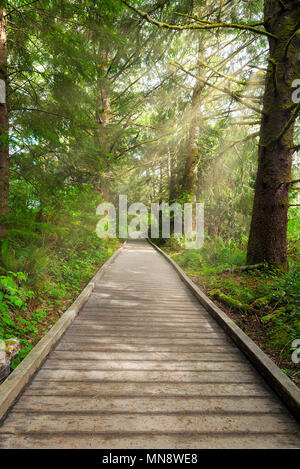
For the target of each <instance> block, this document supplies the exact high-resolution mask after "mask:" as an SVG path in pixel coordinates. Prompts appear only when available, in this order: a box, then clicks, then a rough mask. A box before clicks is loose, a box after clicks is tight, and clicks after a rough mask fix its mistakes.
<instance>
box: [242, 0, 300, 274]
mask: <svg viewBox="0 0 300 469" xmlns="http://www.w3.org/2000/svg"><path fill="white" fill-rule="evenodd" d="M264 17H265V28H266V30H267V31H269V32H271V33H273V34H275V35H276V36H277V39H273V38H272V37H270V38H269V50H270V58H269V65H268V72H267V77H266V84H265V94H264V101H263V117H262V122H261V130H260V144H259V157H258V172H257V178H256V187H255V195H254V204H253V213H252V222H251V228H250V237H249V243H248V253H247V262H248V263H249V264H257V263H260V262H265V261H266V262H267V263H269V264H270V265H272V266H276V267H279V268H281V269H282V270H287V269H288V260H287V215H288V206H289V181H290V180H291V167H292V146H293V133H294V122H295V119H296V117H297V113H299V104H298V105H297V104H296V103H293V101H292V91H293V89H292V82H293V80H294V78H296V69H297V68H298V67H299V62H298V63H297V60H299V58H298V57H297V56H298V54H299V42H298V37H299V35H297V34H295V33H296V31H297V30H298V28H299V18H300V2H299V0H289V1H279V0H265V9H264Z"/></svg>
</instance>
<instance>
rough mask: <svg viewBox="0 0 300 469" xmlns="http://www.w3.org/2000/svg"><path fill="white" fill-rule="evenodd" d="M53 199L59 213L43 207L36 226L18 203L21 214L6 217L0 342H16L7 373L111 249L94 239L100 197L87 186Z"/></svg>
mask: <svg viewBox="0 0 300 469" xmlns="http://www.w3.org/2000/svg"><path fill="white" fill-rule="evenodd" d="M11 195H12V197H13V196H14V194H13V193H12V194H11ZM59 196H60V202H61V205H60V209H59V210H58V211H54V210H53V208H52V207H51V205H48V207H46V208H45V214H44V215H43V220H42V221H39V222H35V221H34V220H35V217H36V212H37V210H36V209H35V207H31V208H30V207H28V206H26V200H23V203H24V204H25V206H23V209H22V210H20V206H17V207H16V212H15V213H11V214H10V217H11V221H9V226H12V228H11V229H9V234H10V236H9V238H8V239H4V240H2V241H1V259H0V339H8V338H11V337H17V338H18V339H19V340H20V341H21V351H20V353H19V354H18V356H17V357H16V358H15V359H14V361H13V368H14V367H15V366H17V364H18V363H19V362H20V361H21V360H22V359H23V358H24V357H25V356H26V354H27V353H28V352H29V351H30V350H31V349H32V347H33V346H34V345H35V344H36V343H37V341H38V340H39V339H40V338H41V337H42V335H43V334H44V333H45V332H46V331H47V330H48V329H49V326H50V327H51V325H52V324H54V323H55V321H56V320H57V319H59V317H60V316H61V314H62V313H63V311H65V309H66V308H67V307H68V305H69V304H70V302H71V301H72V300H74V299H75V298H76V296H77V295H78V294H79V293H80V292H81V290H82V288H83V287H84V286H85V285H86V284H87V283H88V281H89V280H90V278H91V277H92V276H93V275H94V274H95V273H96V271H97V270H98V269H99V268H100V266H101V265H102V264H103V263H104V262H105V261H106V260H107V259H108V258H109V257H110V256H111V255H112V253H113V252H114V250H115V249H116V241H115V240H111V241H109V240H100V239H98V238H97V236H96V233H95V228H96V223H97V217H96V216H95V212H96V205H97V202H100V201H101V196H98V197H95V195H94V194H93V193H92V192H91V190H90V186H86V187H84V186H80V187H74V188H72V189H71V190H69V191H68V192H67V191H65V192H64V193H63V194H59ZM19 203H20V202H19ZM10 224H11V225H10ZM31 230H32V232H31ZM24 232H25V235H24Z"/></svg>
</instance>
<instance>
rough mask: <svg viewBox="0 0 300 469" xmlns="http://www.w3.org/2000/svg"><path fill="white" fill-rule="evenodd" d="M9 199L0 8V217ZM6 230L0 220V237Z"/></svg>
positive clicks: (2, 15) (3, 27) (4, 52)
mask: <svg viewBox="0 0 300 469" xmlns="http://www.w3.org/2000/svg"><path fill="white" fill-rule="evenodd" d="M8 198H9V150H8V110H7V40H6V11H5V9H4V8H0V217H1V216H3V215H6V213H7V212H8ZM5 234H6V229H5V226H4V224H3V222H1V220H0V237H4V236H5Z"/></svg>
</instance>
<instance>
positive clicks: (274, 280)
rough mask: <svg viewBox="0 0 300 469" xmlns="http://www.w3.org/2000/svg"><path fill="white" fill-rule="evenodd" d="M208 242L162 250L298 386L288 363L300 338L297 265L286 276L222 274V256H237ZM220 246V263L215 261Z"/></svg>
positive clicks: (299, 378)
mask: <svg viewBox="0 0 300 469" xmlns="http://www.w3.org/2000/svg"><path fill="white" fill-rule="evenodd" d="M208 244H209V245H210V246H206V249H205V250H204V253H201V252H199V251H194V250H184V249H181V248H180V247H179V246H178V245H177V244H176V243H175V242H172V241H171V242H169V243H167V244H166V245H163V246H161V248H162V249H164V251H165V252H167V253H168V254H169V255H170V257H172V258H173V259H174V260H175V262H177V263H178V264H179V265H180V266H181V267H182V268H183V270H184V271H185V273H186V274H187V275H188V276H189V277H190V278H191V279H192V280H193V281H194V283H195V284H196V285H198V286H199V287H200V288H201V290H202V291H204V292H205V293H206V294H207V295H208V296H209V297H210V298H211V299H212V300H213V301H214V303H215V304H217V305H218V306H219V307H220V308H221V309H222V310H223V311H224V312H225V313H226V314H227V315H228V316H229V317H230V318H231V319H232V320H233V321H234V322H235V323H236V324H237V325H238V326H239V327H240V328H241V329H242V330H243V331H244V332H245V333H246V334H247V335H248V336H249V337H250V338H251V339H252V340H253V341H254V342H255V343H256V344H257V345H258V346H259V347H260V348H261V349H262V350H263V351H264V352H265V353H266V354H267V355H268V356H269V357H270V358H271V359H272V360H273V361H274V362H275V363H276V365H277V366H279V367H280V368H281V370H282V371H283V372H284V373H286V374H287V375H288V376H289V377H290V378H291V379H292V380H293V381H294V382H295V383H296V384H297V385H298V386H299V387H300V370H299V364H295V363H293V361H292V353H293V351H294V348H292V343H293V341H294V340H295V339H300V266H299V265H295V264H292V265H291V268H290V272H289V273H287V274H281V273H279V272H276V271H270V270H267V269H259V270H250V271H245V272H238V273H237V272H228V271H227V272H224V270H225V269H226V268H228V265H229V263H228V262H224V257H227V259H226V260H227V261H229V259H230V258H231V260H232V258H233V257H235V261H237V260H241V259H237V258H236V251H237V249H236V248H235V254H233V252H232V249H230V248H228V247H227V248H226V247H224V246H223V248H222V247H221V246H219V250H218V247H217V246H216V243H215V242H212V243H208ZM214 250H215V251H216V250H217V251H216V252H217V253H216V254H215V256H214ZM222 250H223V260H222V259H220V261H222V262H220V263H215V262H216V257H218V256H219V257H220V255H221V254H220V251H222ZM208 253H209V254H208ZM224 253H225V256H224ZM221 257H222V255H221Z"/></svg>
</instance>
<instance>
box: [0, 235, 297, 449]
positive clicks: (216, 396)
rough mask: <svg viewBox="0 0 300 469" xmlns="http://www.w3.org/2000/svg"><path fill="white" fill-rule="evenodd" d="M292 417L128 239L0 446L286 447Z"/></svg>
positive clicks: (174, 282) (13, 414)
mask: <svg viewBox="0 0 300 469" xmlns="http://www.w3.org/2000/svg"><path fill="white" fill-rule="evenodd" d="M299 446H300V445H299V426H298V425H297V424H296V422H295V420H294V419H293V417H292V416H291V415H290V414H289V412H288V411H287V410H286V408H285V407H284V406H283V404H282V403H281V402H280V401H279V400H278V398H277V397H276V396H275V395H274V394H273V392H272V391H271V390H270V389H269V387H268V386H267V385H266V384H265V383H264V381H263V379H262V378H261V377H260V376H259V375H258V373H257V372H256V371H255V370H254V369H253V367H252V366H251V364H250V363H249V362H248V361H247V359H246V358H245V357H244V355H243V354H242V353H241V352H240V351H239V350H238V349H237V348H236V346H235V345H234V344H233V343H232V342H231V340H230V339H229V338H228V337H227V336H226V334H225V333H224V332H223V331H222V329H221V328H220V327H219V326H218V325H217V323H215V321H214V320H213V319H212V318H211V317H210V316H209V314H208V313H207V312H206V311H205V310H204V308H203V307H202V306H201V305H200V304H199V303H198V301H197V300H196V299H195V298H194V297H193V295H192V294H191V292H190V291H189V290H188V288H187V287H186V286H185V285H184V284H183V283H182V281H181V280H180V279H179V277H178V275H177V274H176V272H175V271H174V270H173V268H172V267H171V266H170V265H169V264H168V263H167V261H166V260H165V259H163V258H162V256H161V255H160V254H158V253H157V252H156V251H155V250H154V249H153V248H152V247H151V246H150V245H149V244H148V243H147V242H145V241H140V242H129V243H128V244H127V245H126V247H125V248H124V249H123V251H122V252H121V254H120V255H119V256H118V257H117V258H116V260H115V261H114V263H113V264H112V265H111V266H110V267H109V268H108V270H107V272H106V274H105V275H104V277H103V278H102V280H101V281H100V283H99V284H98V285H97V287H96V289H95V290H94V292H93V293H92V295H91V297H90V298H89V301H88V302H87V303H86V304H85V306H84V307H83V309H82V310H81V312H80V313H79V315H78V317H77V319H76V320H75V322H74V323H73V325H72V326H71V327H70V328H69V329H68V330H67V332H66V333H65V335H64V336H63V338H62V340H61V341H60V342H59V344H58V345H57V346H56V348H55V350H54V351H53V352H52V353H51V354H50V355H49V357H48V359H47V360H46V362H45V363H44V365H43V366H42V368H41V369H40V370H39V371H38V373H37V374H36V375H35V377H34V379H33V380H32V382H31V384H30V385H29V386H27V388H26V389H25V392H24V393H23V395H22V396H21V398H20V399H19V401H18V402H17V403H16V404H15V406H14V407H13V408H12V410H11V411H10V413H9V414H8V416H7V418H6V420H5V421H4V424H3V425H2V427H1V428H0V448H111V449H113V448H295V447H299Z"/></svg>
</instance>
